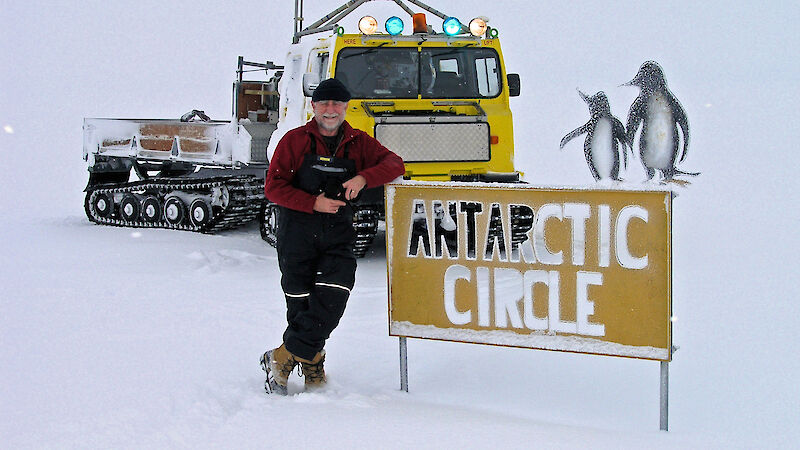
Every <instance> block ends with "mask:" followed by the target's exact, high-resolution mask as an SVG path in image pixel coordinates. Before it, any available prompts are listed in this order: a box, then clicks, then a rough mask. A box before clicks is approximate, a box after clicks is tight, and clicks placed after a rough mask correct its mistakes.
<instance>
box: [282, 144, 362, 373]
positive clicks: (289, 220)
mask: <svg viewBox="0 0 800 450" xmlns="http://www.w3.org/2000/svg"><path fill="white" fill-rule="evenodd" d="M315 141H316V138H314V137H313V136H312V137H311V152H310V153H308V154H306V155H305V157H304V160H303V164H302V165H301V167H300V169H299V170H298V171H297V174H296V175H295V179H294V185H295V187H297V188H299V189H302V190H304V191H305V192H308V193H309V194H312V195H318V194H320V193H323V192H325V193H326V197H328V198H337V196H338V195H339V194H341V184H342V183H343V182H345V181H346V180H348V179H350V178H352V177H353V176H355V161H353V160H351V159H348V158H347V156H348V152H347V149H346V148H345V151H344V157H343V158H338V157H335V156H330V157H328V156H320V155H317V154H316V142H315ZM277 238H278V239H277V241H278V242H277V250H278V264H279V266H280V269H281V287H282V288H283V292H284V295H285V296H286V309H287V312H286V318H287V321H288V324H289V325H288V327H287V328H286V331H285V332H284V335H283V341H284V344H285V345H286V349H287V350H289V351H290V352H291V353H292V354H294V355H296V356H299V357H301V358H303V359H307V360H311V359H313V358H314V356H315V355H316V354H317V352H319V351H320V350H322V348H323V347H324V346H325V341H326V340H327V339H328V337H329V336H330V334H331V332H332V331H333V330H334V329H335V328H336V326H337V325H338V324H339V320H340V319H341V317H342V315H343V314H344V309H345V306H346V304H347V300H348V298H349V297H350V291H351V290H352V289H353V284H354V283H355V271H356V259H355V256H354V255H353V242H354V241H355V231H354V229H353V210H352V207H350V205H349V204H348V205H347V206H344V207H342V208H340V209H339V212H338V213H337V214H323V213H319V212H314V213H313V214H308V213H304V212H301V211H295V210H292V209H289V208H281V214H280V215H279V218H278V236H277Z"/></svg>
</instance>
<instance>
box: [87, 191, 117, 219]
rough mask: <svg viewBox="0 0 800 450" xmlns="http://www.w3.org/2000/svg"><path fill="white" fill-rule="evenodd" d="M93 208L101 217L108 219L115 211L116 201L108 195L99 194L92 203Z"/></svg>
mask: <svg viewBox="0 0 800 450" xmlns="http://www.w3.org/2000/svg"><path fill="white" fill-rule="evenodd" d="M92 207H93V208H94V210H95V211H96V212H97V215H98V216H100V217H108V216H110V215H111V211H113V210H114V201H113V200H112V199H111V196H109V195H108V194H97V195H96V196H95V198H94V201H93V202H92Z"/></svg>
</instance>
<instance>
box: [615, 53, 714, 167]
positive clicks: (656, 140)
mask: <svg viewBox="0 0 800 450" xmlns="http://www.w3.org/2000/svg"><path fill="white" fill-rule="evenodd" d="M622 86H637V87H638V88H639V89H640V92H639V96H638V97H636V100H634V101H633V104H632V105H631V108H630V111H628V124H627V127H626V128H627V141H628V145H630V146H631V148H633V140H634V138H635V136H636V131H637V130H638V129H639V124H641V126H642V133H641V135H639V156H640V157H641V161H642V165H643V166H644V169H645V171H647V179H652V178H653V176H654V175H655V172H656V170H659V171H661V173H662V174H663V175H664V179H665V180H666V181H670V180H672V178H673V177H674V176H675V175H692V176H694V175H699V174H700V173H699V172H697V173H693V172H683V171H681V170H678V168H677V167H675V164H676V160H678V154H680V160H679V162H682V161H683V160H684V159H686V154H687V152H688V149H689V122H688V121H687V120H686V113H685V112H684V110H683V107H682V106H681V104H680V103H679V102H678V99H676V98H675V96H674V95H672V92H670V91H669V89H667V80H666V79H664V71H663V70H662V69H661V66H659V65H658V63H657V62H655V61H647V62H645V63H644V64H642V66H641V67H640V68H639V72H638V73H637V74H636V76H635V77H634V78H633V80H631V81H629V82H627V83H625V84H623V85H622ZM678 127H680V128H681V133H682V135H683V146H682V147H681V145H680V140H679V138H678Z"/></svg>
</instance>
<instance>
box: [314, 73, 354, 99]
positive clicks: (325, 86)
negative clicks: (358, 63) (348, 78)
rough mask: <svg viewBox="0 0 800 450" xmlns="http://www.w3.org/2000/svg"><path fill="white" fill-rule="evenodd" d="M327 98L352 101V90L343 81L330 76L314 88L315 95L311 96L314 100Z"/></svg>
mask: <svg viewBox="0 0 800 450" xmlns="http://www.w3.org/2000/svg"><path fill="white" fill-rule="evenodd" d="M325 100H335V101H337V102H347V101H350V91H348V90H347V88H346V87H345V85H344V84H342V82H341V81H339V80H337V79H335V78H328V79H327V80H325V81H323V82H322V83H320V84H319V86H317V88H316V89H315V90H314V95H312V96H311V101H312V102H324V101H325Z"/></svg>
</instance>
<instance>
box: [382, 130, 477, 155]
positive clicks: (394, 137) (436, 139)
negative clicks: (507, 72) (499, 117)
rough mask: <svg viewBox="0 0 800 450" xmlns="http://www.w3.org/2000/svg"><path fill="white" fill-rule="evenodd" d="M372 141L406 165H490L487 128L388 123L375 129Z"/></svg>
mask: <svg viewBox="0 0 800 450" xmlns="http://www.w3.org/2000/svg"><path fill="white" fill-rule="evenodd" d="M375 138H376V139H378V140H379V141H380V142H381V144H383V145H384V146H385V147H386V148H388V149H389V150H391V151H393V152H395V153H397V154H398V155H399V156H400V157H401V158H403V161H405V162H434V161H489V159H490V158H491V155H490V152H489V124H488V123H485V122H478V123H391V124H377V125H375Z"/></svg>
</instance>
